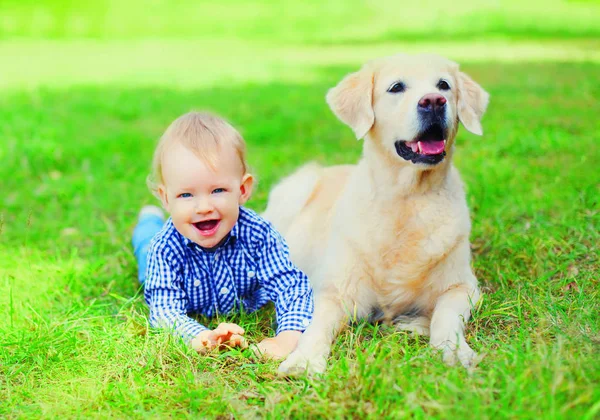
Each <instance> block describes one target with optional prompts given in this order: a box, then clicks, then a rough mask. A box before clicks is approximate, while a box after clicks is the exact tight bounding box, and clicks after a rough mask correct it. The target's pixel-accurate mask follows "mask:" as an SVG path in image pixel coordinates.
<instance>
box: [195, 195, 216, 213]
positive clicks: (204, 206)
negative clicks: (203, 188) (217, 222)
mask: <svg viewBox="0 0 600 420" xmlns="http://www.w3.org/2000/svg"><path fill="white" fill-rule="evenodd" d="M212 209H213V206H212V204H211V203H210V200H208V199H206V198H198V199H197V200H196V213H198V214H204V213H210V212H211V211H212Z"/></svg>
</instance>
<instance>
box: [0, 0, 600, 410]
mask: <svg viewBox="0 0 600 420" xmlns="http://www.w3.org/2000/svg"><path fill="white" fill-rule="evenodd" d="M107 3H108V2H107ZM57 4H59V3H48V2H46V3H42V6H40V7H42V8H43V7H46V8H48V9H52V10H58V11H60V10H62V11H63V12H64V13H65V15H69V14H68V13H67V12H65V10H66V11H69V10H71V9H69V8H67V7H62V6H60V4H59V6H57ZM65 4H66V3H65ZM98 4H101V3H98ZM102 4H103V3H102ZM132 4H134V3H132ZM299 4H300V3H297V4H296V5H295V6H294V5H292V6H290V7H295V9H294V8H292V9H291V11H290V12H289V13H290V15H289V16H284V18H283V22H288V23H289V22H290V20H293V16H294V15H293V13H292V12H298V11H300V8H299V7H300V6H299ZM43 5H45V6H43ZM155 5H157V6H155V7H163V9H161V10H167V9H168V8H165V6H164V5H163V6H161V3H155ZM2 7H5V8H8V9H10V10H13V11H15V10H16V11H22V13H26V12H31V11H32V10H33V6H32V3H31V4H29V3H24V2H18V3H17V2H14V3H3V5H2ZM361 7H364V6H360V5H357V6H356V9H352V10H350V9H347V10H346V12H344V13H346V15H347V17H348V19H347V20H346V19H345V18H344V19H342V20H343V21H344V22H347V23H348V25H347V26H346V27H345V29H344V30H343V31H341V32H340V34H339V37H337V38H335V39H333V40H330V41H328V42H327V43H325V42H324V41H323V40H324V39H325V38H326V36H325V35H326V34H327V33H328V31H333V28H326V26H327V25H326V24H325V23H324V22H323V21H324V20H326V17H327V16H329V14H332V13H334V8H330V9H323V11H322V15H323V16H322V18H321V20H316V19H315V18H312V17H306V18H304V20H302V19H300V18H299V19H300V20H299V22H300V23H299V24H298V25H297V27H294V28H292V29H286V30H289V31H290V32H289V34H288V35H289V38H288V39H289V40H293V41H294V42H295V44H294V45H293V46H289V47H288V46H286V45H285V40H286V38H285V34H284V33H283V32H277V31H279V30H281V31H283V29H281V28H284V26H285V25H284V24H283V23H281V22H280V23H273V25H279V26H280V28H279V29H277V28H275V29H274V28H272V27H268V28H266V29H265V31H267V29H268V30H269V31H271V30H272V31H274V33H275V34H278V35H280V36H278V37H277V40H276V41H275V40H269V39H267V37H266V35H264V34H261V33H259V32H257V31H255V30H250V29H247V28H246V27H244V26H243V25H240V26H239V27H238V26H235V25H234V23H235V22H238V23H239V22H246V21H247V22H254V21H252V19H250V18H247V19H246V18H245V17H240V16H241V15H243V13H242V12H243V11H244V10H246V9H240V10H238V12H239V14H240V16H233V17H232V18H231V21H230V22H225V23H224V22H220V23H219V22H218V21H215V22H214V23H213V24H214V25H218V24H222V25H232V27H233V26H235V27H236V28H238V29H236V30H237V32H235V31H234V32H235V34H236V35H240V34H241V33H242V32H243V31H245V30H248V34H249V35H248V38H249V40H240V39H236V40H230V39H225V38H226V36H225V35H224V34H223V33H221V32H218V31H217V32H216V33H215V36H216V35H219V38H218V39H214V40H204V41H202V40H201V41H190V40H179V39H177V37H178V36H179V35H181V34H180V33H179V32H177V31H178V30H179V29H173V28H171V26H169V25H170V23H169V22H170V21H169V17H168V16H166V17H163V18H162V20H161V21H162V22H163V23H164V28H165V29H164V30H163V31H162V32H160V33H158V35H160V38H161V39H152V40H148V39H146V38H147V37H148V36H150V35H156V34H148V33H145V32H144V30H143V28H141V27H140V26H135V25H133V26H132V27H131V28H129V29H127V30H128V31H130V32H129V33H127V34H124V35H123V37H122V38H127V39H125V40H123V39H117V38H119V37H118V36H116V35H119V34H118V33H114V32H110V31H108V30H107V29H102V28H101V29H98V31H99V32H98V33H99V34H102V36H100V35H98V36H95V38H96V39H95V40H74V39H72V36H73V34H71V33H68V32H64V33H62V34H58V33H57V34H53V33H49V32H48V33H43V34H42V35H43V37H53V38H55V39H54V40H53V41H47V40H43V39H40V40H35V39H29V40H23V39H10V40H5V41H2V42H0V55H1V56H2V57H5V58H9V59H5V60H3V68H2V77H0V115H2V119H0V162H2V164H1V165H0V179H1V180H2V181H0V182H1V183H0V185H1V187H2V188H1V192H2V195H1V196H0V317H1V318H2V320H3V322H2V323H1V324H0V417H8V418H29V417H34V418H39V417H63V416H66V417H71V418H73V417H100V418H105V417H117V418H129V417H134V418H139V417H158V418H162V417H192V418H197V417H219V416H220V417H222V418H230V417H236V418H252V417H263V416H266V417H270V418H280V417H327V418H330V417H357V418H363V417H370V418H376V417H389V418H399V417H400V418H401V417H417V418H423V417H435V418H465V417H473V418H585V419H592V418H597V417H598V416H600V387H599V386H598V384H599V383H600V357H599V355H600V351H599V350H600V320H599V313H600V304H599V302H600V286H599V278H598V273H599V272H600V258H599V257H600V251H599V247H598V243H599V241H600V233H599V227H600V203H599V197H600V172H599V171H598V170H597V165H598V163H597V162H598V161H599V159H600V147H599V146H598V144H599V142H600V134H599V133H600V122H599V120H598V101H597V98H598V97H599V96H600V85H599V84H598V81H597V75H598V74H600V56H598V53H597V51H598V40H597V39H596V40H594V39H584V38H587V35H585V34H586V33H587V32H585V31H587V30H588V29H585V28H586V26H585V25H583V26H582V28H583V29H582V30H581V32H580V35H581V34H583V35H581V36H579V35H578V36H577V37H568V36H567V35H565V34H564V33H563V35H561V39H548V37H546V36H540V37H539V38H544V39H540V40H538V41H531V40H530V41H522V40H521V41H519V40H517V39H514V37H512V35H511V34H514V32H511V31H512V29H511V26H510V25H508V24H507V23H506V22H505V23H502V24H498V25H500V26H498V27H499V28H500V29H499V30H501V31H502V33H504V34H508V35H507V38H509V39H508V40H501V41H498V40H497V39H496V34H495V32H494V31H492V30H487V29H486V31H487V32H486V33H487V34H488V35H490V34H491V36H492V37H493V40H489V39H487V38H484V39H479V40H478V42H477V43H473V42H468V41H464V40H463V41H461V40H460V39H461V36H462V35H461V34H460V31H459V30H458V29H456V30H454V29H452V28H450V29H448V30H449V31H453V32H452V33H453V34H454V35H455V39H454V40H450V41H448V42H446V41H447V40H446V41H445V42H440V43H437V42H433V41H432V40H429V41H427V42H425V41H419V42H416V41H415V40H414V39H413V40H412V41H411V42H403V43H402V42H398V41H396V40H393V39H392V40H390V39H388V38H386V35H385V34H383V35H381V34H380V33H379V32H377V33H375V32H374V33H373V34H371V35H372V36H369V37H367V36H365V37H363V36H362V35H364V34H361V33H358V32H356V33H353V32H352V28H353V27H354V25H352V22H353V20H352V19H358V17H360V13H362V12H363V11H364V10H362V9H361ZM477 7H479V9H477ZM477 7H475V8H474V9H473V10H480V12H481V13H483V11H485V10H487V9H485V7H483V6H477ZM515 7H516V6H514V5H513V6H512V8H510V7H509V8H508V9H506V10H504V9H502V10H496V12H495V13H496V14H494V13H491V12H490V13H491V14H489V15H486V16H491V17H490V18H489V22H488V21H485V22H480V26H481V27H484V28H488V29H489V28H491V27H492V26H493V25H496V23H494V22H496V17H495V16H496V15H497V14H498V13H505V14H506V13H509V12H510V11H511V10H512V12H510V13H515V14H516V12H514V10H515V9H514V8H515ZM482 8H483V9H482ZM8 9H6V10H8ZM86 10H87V9H86ZM89 10H91V9H89ZM236 10H237V9H236ZM482 10H483V11H482ZM548 10H559V11H561V12H562V13H563V14H564V16H565V23H564V25H563V29H561V30H562V31H563V32H565V33H566V32H568V31H571V30H574V31H577V30H578V29H577V26H576V25H571V26H570V24H569V22H570V20H569V19H571V18H572V17H573V16H576V15H577V16H578V14H579V13H581V10H596V4H595V3H592V2H587V3H585V2H584V3H575V4H571V5H565V4H563V3H560V4H559V3H553V2H550V3H549V5H548ZM260 11H262V12H264V13H272V14H277V13H278V12H277V10H276V9H271V8H269V7H268V3H266V2H265V3H263V4H262V6H261V7H259V8H258V12H260ZM14 13H17V12H14ZM19 13H21V12H19ZM57 13H58V12H57ZM69 13H70V12H69ZM86 13H88V14H89V15H90V16H91V17H93V18H95V19H96V18H97V16H99V15H98V14H97V13H96V12H93V11H88V12H86ZM198 13H199V12H198ZM335 13H337V12H335ZM440 13H441V12H440ZM456 13H459V12H456ZM465 13H466V12H465ZM147 14H149V12H147ZM0 15H2V14H0ZM3 16H6V15H3ZM191 16H193V14H192V15H191ZM344 16H345V15H344ZM520 16H525V17H526V16H530V17H531V16H534V14H533V11H524V12H523V13H522V14H521V15H520ZM589 16H590V17H589V19H592V17H591V16H594V15H593V14H592V13H591V12H590V14H589ZM129 17H130V18H131V12H130V14H129ZM97 19H99V18H97ZM114 19H116V17H115V18H114ZM114 19H113V20H112V21H114ZM123 19H125V17H123ZM190 19H191V17H190ZM286 19H287V21H286ZM373 19H374V20H373V22H377V21H381V22H382V27H383V28H387V29H386V31H388V30H389V31H393V30H399V31H404V30H405V29H398V26H397V25H396V26H395V27H394V26H393V25H391V23H390V22H392V19H391V18H387V20H386V19H384V18H383V17H382V16H381V15H377V16H376V17H374V18H373ZM522 19H525V18H522ZM104 21H106V20H103V22H104ZM108 21H109V22H112V21H111V20H110V19H109V20H108ZM190 21H191V20H190ZM515 21H518V19H517V18H515ZM186 22H188V23H186ZM386 22H387V23H386ZM548 22H550V23H547V24H546V21H544V20H540V21H539V23H538V25H540V26H541V27H544V28H546V29H544V31H545V33H547V34H548V33H553V32H552V31H554V29H552V28H553V26H552V25H553V23H552V22H553V21H552V19H549V20H548ZM317 24H319V25H322V26H324V27H325V29H324V32H319V31H316V32H314V33H313V32H311V31H310V30H309V29H310V28H311V25H312V27H314V26H315V25H317ZM90 25H91V24H90ZM90 25H88V26H86V25H83V26H82V27H83V28H88V29H87V30H88V31H90V33H91V32H92V31H93V30H96V29H93V28H94V27H95V26H94V25H91V27H90ZM186 25H188V26H187V27H189V25H191V24H190V23H189V21H184V22H183V23H182V25H181V27H182V28H183V29H185V28H186ZM386 25H388V26H386ZM415 25H417V24H416V23H415ZM486 25H487V26H486ZM544 25H545V26H544ZM417 26H418V25H417ZM215 27H216V26H215ZM461 27H462V26H461ZM23 28H24V29H22V32H21V33H17V35H20V36H26V35H28V33H27V32H26V30H25V29H26V28H25V27H23ZM240 28H241V29H240ZM244 28H246V29H244ZM569 28H571V29H569ZM573 28H575V29H573ZM183 29H181V30H183ZM415 30H416V29H415ZM593 30H595V29H593ZM389 31H388V32H389ZM420 31H421V32H419V33H423V31H422V30H420ZM309 32H310V33H309ZM383 32H385V31H383V30H382V32H381V33H383ZM417 32H418V31H417ZM555 32H556V31H555ZM559 32H560V31H559ZM3 33H5V34H6V32H3ZM386 33H387V32H386ZM206 34H208V32H205V36H206ZM13 35H15V34H13ZM29 35H31V34H29ZM42 35H39V37H40V38H41V37H42ZM92 35H93V34H92ZM125 35H127V36H125ZM380 35H381V36H380ZM584 35H585V36H584ZM136 37H137V38H139V39H133V38H136ZM320 37H321V39H319V38H320ZM377 37H379V39H386V42H385V43H379V42H374V43H372V44H371V43H368V42H367V41H369V40H372V39H374V38H377ZM419 37H420V36H419ZM419 37H416V38H415V39H420V38H419ZM511 37H512V39H511ZM33 38H35V37H33ZM63 38H64V39H63ZM67 38H68V39H67ZM422 38H423V39H427V38H428V35H426V34H424V35H423V36H422ZM567 38H569V39H567ZM353 39H354V40H355V41H356V43H353V42H354V41H352V40H353ZM300 40H305V42H300ZM334 41H335V42H334ZM195 42H199V44H196V43H195ZM326 44H327V45H326ZM198 45H200V46H202V48H201V49H200V52H201V54H200V53H195V48H196V47H197V46H198ZM225 46H227V48H225ZM400 49H402V50H409V51H419V50H423V49H424V50H430V49H433V50H435V51H437V52H440V53H442V54H445V55H448V56H450V57H452V58H454V59H457V60H459V61H460V62H461V65H462V68H463V69H464V70H465V71H467V72H468V73H469V74H470V75H471V76H473V77H474V78H475V79H476V80H477V81H479V82H480V83H481V84H482V85H483V86H484V87H485V88H486V89H487V90H488V91H489V92H490V93H491V95H492V100H491V105H490V107H489V110H488V113H487V115H486V116H485V118H484V121H483V126H484V132H485V134H484V136H483V137H476V136H472V135H470V134H468V133H466V131H465V130H461V131H460V132H459V138H458V153H457V154H456V161H455V163H456V165H457V166H458V168H459V169H460V171H461V174H462V176H463V180H464V181H465V184H466V185H467V189H468V200H469V206H470V208H471V215H472V219H473V234H472V243H473V254H474V268H475V270H476V273H477V276H478V278H479V279H480V282H481V285H482V287H483V289H484V291H485V295H484V298H483V301H482V303H481V305H480V307H479V308H478V309H477V311H476V312H475V313H474V317H473V320H472V322H471V323H470V324H469V326H468V329H467V340H468V341H469V343H470V344H471V345H472V347H473V348H474V349H475V350H476V351H478V352H479V353H481V354H484V355H485V357H484V358H483V360H482V362H481V363H480V365H479V366H478V367H477V369H475V370H474V371H473V372H467V371H465V370H463V369H459V368H453V369H451V368H447V367H446V366H444V365H443V364H442V362H441V357H440V356H439V354H437V353H435V352H434V351H432V350H431V349H429V348H428V346H427V340H425V339H423V338H414V337H411V336H410V335H408V334H405V333H400V332H395V331H394V330H393V329H392V328H391V327H389V326H374V325H369V324H365V323H359V324H357V325H354V326H352V327H350V328H348V329H346V330H345V331H344V332H343V334H342V336H341V337H340V339H339V340H338V341H337V342H336V344H335V346H334V351H333V355H332V358H331V360H330V368H329V370H328V372H327V374H326V375H325V377H324V378H322V379H319V380H309V379H300V380H296V381H288V380H283V379H279V378H277V377H276V368H277V364H276V363H261V362H257V361H255V360H253V359H252V358H250V357H249V355H248V354H247V353H243V352H242V353H240V352H238V351H230V352H225V353H215V354H213V355H211V356H208V357H202V356H198V355H196V354H194V353H193V352H192V351H190V350H189V349H187V348H186V347H185V346H183V345H182V344H181V343H180V342H178V341H177V340H174V339H173V338H172V337H170V336H168V335H166V334H161V333H157V332H155V331H151V330H148V328H147V322H146V316H147V309H146V306H145V304H144V302H143V299H142V297H141V296H140V290H139V287H138V284H137V280H136V278H135V276H136V266H135V261H134V259H133V256H132V253H131V249H130V245H129V238H130V234H131V230H132V227H133V225H134V223H135V216H136V213H137V210H138V209H139V208H140V206H141V205H142V204H145V203H150V202H153V199H152V197H151V195H150V193H149V192H148V191H147V190H146V188H145V182H144V180H145V177H146V175H147V173H148V170H149V162H150V157H151V154H152V150H153V147H154V144H155V141H156V139H157V138H158V136H159V135H160V134H161V132H162V131H163V130H164V128H165V127H166V126H167V125H168V123H169V122H170V121H171V120H172V119H174V118H175V117H176V116H178V115H179V114H181V113H183V112H186V111H188V110H190V109H192V108H194V109H205V108H207V109H211V110H213V111H216V112H218V113H220V114H222V115H224V116H226V117H227V118H228V119H230V120H231V121H232V122H233V123H234V124H235V125H236V126H237V127H239V128H240V130H241V131H242V133H243V134H244V136H245V138H246V140H247V142H248V147H249V153H250V156H249V158H250V164H251V166H252V167H253V168H254V171H255V173H256V174H257V176H258V179H259V187H258V190H257V192H256V194H255V196H254V197H253V199H252V200H251V201H250V207H252V208H254V209H257V210H261V209H263V208H264V205H265V202H266V196H267V193H268V191H269V189H270V187H271V186H272V185H273V184H274V183H275V182H277V180H278V179H280V178H281V177H282V176H283V175H284V174H287V173H289V172H291V171H292V170H293V169H294V168H295V167H297V166H298V165H300V164H301V163H303V162H305V161H308V160H313V159H315V160H318V161H320V162H322V163H326V164H336V163H347V162H355V161H356V160H357V159H358V157H359V156H360V147H361V145H360V143H357V142H356V140H354V138H353V136H352V133H351V131H350V130H349V129H348V128H346V127H344V126H342V124H341V123H339V122H338V121H337V120H336V119H335V117H334V116H333V115H332V114H331V112H330V111H329V110H328V109H327V106H326V104H325V101H324V94H325V92H326V90H327V89H328V88H329V87H331V86H333V85H334V84H335V83H336V82H337V81H338V80H339V79H340V78H341V77H342V76H343V75H344V74H345V73H347V72H348V71H351V70H353V69H355V68H357V67H358V66H359V65H360V64H361V63H362V62H363V61H364V60H366V59H368V58H371V57H376V56H378V55H382V54H384V53H389V52H391V51H394V50H400ZM271 316H272V309H270V308H267V309H265V310H262V311H260V312H258V313H255V314H246V315H232V316H231V317H229V318H228V319H233V320H235V321H236V322H238V323H240V324H241V325H243V326H244V327H245V328H246V329H247V331H248V335H249V337H250V338H251V339H252V340H254V341H256V340H259V339H261V338H262V337H264V336H265V335H269V334H272V333H273V331H272V330H271ZM207 322H210V323H211V325H215V324H216V323H217V322H218V320H207Z"/></svg>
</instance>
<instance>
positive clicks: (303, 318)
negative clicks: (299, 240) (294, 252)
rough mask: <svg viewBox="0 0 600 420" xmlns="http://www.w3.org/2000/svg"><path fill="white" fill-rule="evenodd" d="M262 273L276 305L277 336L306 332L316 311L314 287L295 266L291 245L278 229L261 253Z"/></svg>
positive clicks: (261, 275) (260, 268) (270, 236)
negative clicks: (284, 333)
mask: <svg viewBox="0 0 600 420" xmlns="http://www.w3.org/2000/svg"><path fill="white" fill-rule="evenodd" d="M259 273H260V275H259V279H262V281H263V286H264V287H265V290H266V291H267V293H268V294H269V297H270V299H271V300H272V301H273V302H274V303H275V311H276V317H277V335H279V334H281V333H282V332H284V331H298V332H302V331H304V330H305V329H306V327H308V325H309V324H310V321H311V320H312V313H313V310H314V302H313V293H312V288H311V286H310V282H309V281H308V278H307V277H306V275H305V274H304V273H303V272H302V271H300V269H299V268H298V267H296V266H295V265H294V264H293V263H292V261H291V259H290V254H289V249H288V247H287V244H286V243H285V241H284V240H283V238H282V237H281V235H280V234H279V233H278V232H276V231H274V230H272V231H271V234H270V235H269V237H268V238H267V241H266V243H265V245H264V249H263V252H262V253H261V259H260V264H259Z"/></svg>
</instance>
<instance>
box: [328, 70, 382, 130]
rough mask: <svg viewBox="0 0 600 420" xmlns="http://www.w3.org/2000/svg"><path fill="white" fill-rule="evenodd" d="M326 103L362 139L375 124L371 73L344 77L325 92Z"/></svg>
mask: <svg viewBox="0 0 600 420" xmlns="http://www.w3.org/2000/svg"><path fill="white" fill-rule="evenodd" d="M326 99H327V103H328V104H329V107H330V108H331V110H332V111H333V113H334V114H335V115H336V116H337V117H338V118H339V119H340V120H341V121H342V122H343V123H345V124H347V125H348V126H349V127H350V128H351V129H352V130H353V131H354V134H356V138H357V139H358V140H360V139H362V138H363V137H364V136H365V135H366V134H367V133H368V132H369V130H370V129H371V127H372V126H373V123H374V122H375V114H374V113H373V72H372V71H369V70H367V69H362V70H359V71H357V72H355V73H351V74H349V75H348V76H346V77H344V78H343V79H342V81H341V82H339V83H338V84H337V86H336V87H334V88H331V89H329V92H327V97H326Z"/></svg>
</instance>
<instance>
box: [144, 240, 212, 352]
mask: <svg viewBox="0 0 600 420" xmlns="http://www.w3.org/2000/svg"><path fill="white" fill-rule="evenodd" d="M182 277H183V275H182V270H181V265H180V264H178V263H177V260H176V257H175V255H174V253H173V251H172V250H171V249H169V248H165V247H160V246H152V247H151V248H150V251H149V253H148V268H147V269H146V282H145V284H144V297H145V299H146V302H147V303H148V306H149V308H150V325H151V326H152V327H155V328H164V329H168V330H172V331H173V332H175V333H176V334H177V335H179V336H181V337H183V338H184V339H185V340H187V341H189V340H191V339H192V338H194V337H195V336H197V335H198V334H199V333H201V332H202V331H205V330H207V329H208V328H206V327H205V326H203V325H201V324H200V323H198V322H196V321H195V320H193V319H192V318H190V317H188V316H187V310H186V309H187V306H188V298H187V295H186V293H185V290H184V289H183V278H182Z"/></svg>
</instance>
